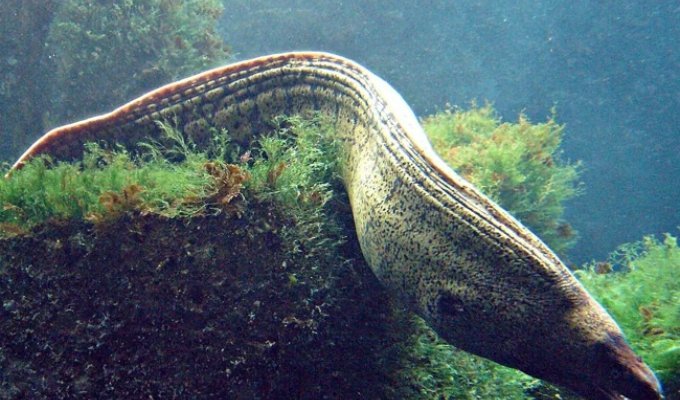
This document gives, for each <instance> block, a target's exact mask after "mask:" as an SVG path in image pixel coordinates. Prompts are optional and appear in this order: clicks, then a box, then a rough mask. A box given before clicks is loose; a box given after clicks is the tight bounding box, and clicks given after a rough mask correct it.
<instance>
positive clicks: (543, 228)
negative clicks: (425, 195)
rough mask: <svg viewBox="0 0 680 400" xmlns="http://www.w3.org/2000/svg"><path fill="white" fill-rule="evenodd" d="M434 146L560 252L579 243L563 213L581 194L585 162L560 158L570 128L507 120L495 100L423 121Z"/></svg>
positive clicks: (552, 120)
mask: <svg viewBox="0 0 680 400" xmlns="http://www.w3.org/2000/svg"><path fill="white" fill-rule="evenodd" d="M423 127H424V129H425V131H426V132H427V134H428V136H429V137H430V140H431V141H432V144H433V146H434V148H435V150H436V151H437V153H439V154H440V156H441V157H442V158H443V159H444V161H446V162H447V163H448V164H449V165H450V166H451V167H452V168H453V169H455V170H456V171H457V172H458V173H459V174H461V175H462V176H463V177H464V178H465V179H467V180H468V181H470V182H471V183H473V184H474V185H475V186H477V187H478V188H479V189H480V190H481V191H482V192H484V193H485V194H486V195H488V196H489V197H491V198H492V199H493V200H495V201H496V202H498V203H499V204H500V205H501V206H503V208H505V209H506V210H508V211H510V212H511V213H512V214H513V215H514V216H515V217H517V218H518V219H519V220H521V221H522V222H523V223H524V224H525V225H527V226H528V227H529V228H531V229H532V230H533V231H534V232H536V233H537V234H538V235H539V236H540V237H541V239H543V240H544V241H545V242H546V243H547V244H548V245H550V247H551V248H552V249H553V250H555V251H556V252H558V253H564V252H565V250H567V249H568V248H569V247H570V246H571V245H572V244H573V242H574V240H575V232H574V231H573V230H572V228H571V226H570V225H569V224H568V223H566V222H565V221H564V220H563V218H562V214H563V212H564V203H565V201H566V200H568V199H570V198H572V197H574V196H575V195H577V194H578V192H579V189H578V186H577V185H576V180H577V179H578V175H579V165H578V164H572V163H568V162H564V161H562V160H560V158H559V145H560V142H561V140H562V134H563V130H564V126H562V125H559V124H558V123H557V122H556V121H555V117H554V113H553V116H552V117H550V118H549V119H548V121H546V122H544V123H531V122H530V121H529V120H528V119H527V118H526V116H524V115H522V114H520V116H519V120H518V121H517V123H508V122H501V121H500V118H499V117H498V116H497V114H496V112H495V111H494V109H493V107H492V106H491V105H489V104H487V105H485V106H483V107H478V106H476V105H475V104H473V105H472V107H471V108H470V109H469V110H466V111H463V110H458V109H450V108H449V109H446V110H445V111H442V112H439V113H436V114H434V115H431V116H429V117H427V118H425V119H424V120H423Z"/></svg>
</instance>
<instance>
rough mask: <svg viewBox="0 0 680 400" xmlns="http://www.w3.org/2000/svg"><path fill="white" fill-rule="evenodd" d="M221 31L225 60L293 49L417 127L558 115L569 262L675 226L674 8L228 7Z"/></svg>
mask: <svg viewBox="0 0 680 400" xmlns="http://www.w3.org/2000/svg"><path fill="white" fill-rule="evenodd" d="M225 4H226V6H227V10H226V12H225V14H224V17H223V19H222V21H221V22H222V23H221V30H222V33H223V35H224V36H225V38H226V41H227V42H228V43H229V44H230V45H232V46H233V49H234V50H235V51H236V53H237V54H236V57H237V58H238V59H243V58H248V57H250V56H257V55H262V54H266V53H271V52H277V51H285V50H292V49H312V50H325V51H331V52H336V53H339V54H342V55H344V56H347V57H350V58H353V59H355V60H357V61H359V62H361V63H362V64H364V65H366V66H368V67H369V68H370V69H372V70H374V71H375V72H376V73H378V74H379V75H380V76H382V77H383V78H385V79H386V80H387V81H389V82H390V83H391V84H392V85H394V86H395V87H396V88H397V90H398V91H399V92H400V93H401V94H402V95H403V96H404V97H405V99H406V100H407V102H408V103H409V104H411V105H412V107H413V108H414V109H415V111H416V112H417V114H419V115H421V116H423V115H426V114H428V113H431V112H434V111H436V110H437V109H441V108H442V107H443V106H444V105H445V104H446V103H450V104H454V105H461V106H465V105H466V104H468V103H469V101H470V100H472V99H477V100H478V101H479V102H483V101H485V100H489V101H491V102H493V104H494V105H495V108H496V109H497V110H498V111H499V113H500V115H501V116H502V117H503V119H504V120H506V121H514V120H516V118H517V115H518V113H519V112H522V111H523V112H525V113H526V114H527V115H528V116H529V117H530V119H532V120H533V121H543V120H545V118H546V117H547V116H548V115H549V114H550V108H551V107H552V106H553V105H556V106H557V112H558V119H559V121H560V122H562V123H566V125H567V129H566V135H565V139H564V143H563V149H564V153H563V158H564V159H569V160H582V161H583V163H584V166H585V169H584V171H583V179H582V180H583V183H584V189H585V193H584V194H583V195H582V196H580V197H578V198H576V199H574V200H572V201H570V202H569V204H568V205H567V206H568V208H567V215H566V218H567V219H568V221H570V222H571V223H572V224H573V225H574V226H575V228H576V229H577V230H578V231H579V232H580V240H579V242H578V243H577V245H576V247H575V249H574V250H573V251H572V253H571V254H570V260H571V261H572V262H575V263H582V262H584V261H588V260H590V259H593V258H597V259H602V258H604V257H606V254H607V253H608V252H609V251H611V250H613V249H614V248H615V247H616V246H617V245H619V244H622V243H624V242H629V241H635V240H639V239H640V238H641V237H642V236H643V235H645V234H651V233H662V232H671V233H673V234H677V233H678V230H677V227H678V226H679V225H680V208H679V207H678V202H679V200H680V3H679V2H677V1H633V0H623V1H585V0H577V1H526V0H525V1H514V0H512V1H472V0H465V1H460V0H457V1H424V0H420V1H412V2H403V1H364V0H355V1H331V0H322V1H313V2H310V1H299V0H284V1H231V2H229V1H228V2H226V3H225Z"/></svg>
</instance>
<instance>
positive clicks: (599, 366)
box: [556, 333, 663, 400]
mask: <svg viewBox="0 0 680 400" xmlns="http://www.w3.org/2000/svg"><path fill="white" fill-rule="evenodd" d="M593 347H594V354H595V358H594V359H593V360H592V364H591V365H590V366H585V365H584V366H583V369H584V373H585V374H586V375H587V376H586V377H585V379H571V380H565V381H562V382H559V381H560V380H559V379H556V381H558V384H559V383H561V384H562V385H564V386H566V387H568V388H570V389H572V390H574V391H575V392H577V393H578V394H580V395H582V396H584V397H585V398H587V399H592V400H625V399H628V400H660V399H663V392H662V389H661V384H660V383H659V381H658V380H657V379H656V376H655V375H654V373H653V372H652V370H651V369H650V368H649V367H648V366H647V365H646V364H645V363H644V362H643V361H642V359H640V357H638V356H637V355H635V353H634V352H633V350H632V349H631V348H630V346H628V344H627V343H626V342H625V340H624V339H623V337H622V336H621V335H619V334H617V333H614V334H609V335H607V337H606V339H605V340H603V341H601V342H599V343H597V344H595V345H594V346H593Z"/></svg>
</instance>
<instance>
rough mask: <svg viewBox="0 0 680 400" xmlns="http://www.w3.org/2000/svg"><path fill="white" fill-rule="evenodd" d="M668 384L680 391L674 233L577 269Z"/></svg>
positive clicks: (678, 262) (679, 295)
mask: <svg viewBox="0 0 680 400" xmlns="http://www.w3.org/2000/svg"><path fill="white" fill-rule="evenodd" d="M576 273H577V275H578V278H579V280H580V281H581V282H582V283H583V284H584V285H585V286H586V288H587V289H588V291H589V292H590V293H592V294H593V296H595V298H596V299H597V300H598V301H599V302H600V303H601V304H602V305H603V306H604V307H605V308H606V309H607V310H608V311H609V312H610V313H611V314H612V316H613V317H614V319H616V321H617V322H618V323H619V324H620V326H621V328H622V329H623V331H624V333H625V334H626V337H627V338H628V340H629V341H630V343H631V345H632V346H633V348H634V349H635V351H636V352H637V353H638V354H640V356H641V357H642V358H643V359H644V360H645V361H646V362H647V363H648V364H649V365H650V366H651V367H652V369H654V370H655V371H656V372H657V373H658V374H659V377H660V378H661V380H662V381H664V383H665V384H666V386H669V387H673V388H674V389H675V390H676V391H677V390H680V279H678V278H679V277H680V248H679V247H678V244H677V239H676V238H675V237H673V236H671V235H670V234H666V235H665V236H664V239H663V241H659V240H657V239H656V238H654V237H653V236H647V237H645V238H644V239H643V240H642V241H641V242H637V243H631V244H626V245H623V246H621V247H619V249H618V250H617V251H615V252H614V253H612V255H610V257H609V259H608V261H606V262H599V263H591V264H589V265H587V266H585V268H584V269H582V270H579V271H577V272H576Z"/></svg>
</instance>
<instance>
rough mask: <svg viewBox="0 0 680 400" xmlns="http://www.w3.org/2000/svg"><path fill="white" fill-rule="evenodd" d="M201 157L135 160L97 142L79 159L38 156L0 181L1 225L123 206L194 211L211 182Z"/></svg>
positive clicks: (26, 225) (21, 226)
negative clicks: (178, 160) (182, 160)
mask: <svg viewBox="0 0 680 400" xmlns="http://www.w3.org/2000/svg"><path fill="white" fill-rule="evenodd" d="M200 162H201V160H198V159H192V160H188V161H187V162H185V163H182V164H170V163H167V162H161V161H153V162H146V163H138V162H135V161H134V160H133V159H132V158H131V156H130V155H129V154H128V153H127V152H125V151H116V152H108V151H104V150H102V149H100V148H99V147H97V146H95V145H91V146H89V148H88V150H87V152H86V153H85V157H84V160H83V161H82V162H77V163H65V162H60V163H57V164H56V165H53V166H50V162H49V160H47V159H46V158H44V157H39V158H36V159H34V160H31V161H30V162H28V163H27V164H26V165H25V166H24V168H23V169H21V170H20V171H16V172H15V173H13V175H12V177H11V178H10V179H5V180H2V181H0V204H2V208H1V209H0V224H2V226H3V228H4V230H5V231H6V232H10V233H11V232H12V231H16V230H27V229H30V228H31V227H32V226H34V225H36V224H39V223H41V222H44V221H46V220H49V219H72V218H73V219H84V218H89V217H95V216H98V215H104V214H106V213H108V212H113V211H120V210H121V208H125V207H129V208H142V209H144V210H149V211H153V212H157V213H161V214H164V215H168V216H174V215H182V214H192V213H195V212H198V211H199V210H200V209H201V208H202V207H203V205H202V204H199V203H197V202H196V201H195V199H196V198H205V197H206V196H207V195H208V193H209V189H210V184H211V176H210V175H209V174H208V173H207V172H206V170H205V169H204V168H202V166H201V165H200Z"/></svg>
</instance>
